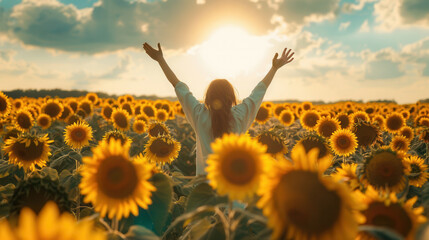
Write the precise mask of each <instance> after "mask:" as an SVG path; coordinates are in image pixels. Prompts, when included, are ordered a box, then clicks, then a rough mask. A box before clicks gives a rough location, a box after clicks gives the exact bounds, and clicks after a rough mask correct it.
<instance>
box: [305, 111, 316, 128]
mask: <svg viewBox="0 0 429 240" xmlns="http://www.w3.org/2000/svg"><path fill="white" fill-rule="evenodd" d="M317 120H319V116H318V115H317V114H315V113H308V114H306V115H305V117H304V119H303V121H304V124H305V125H306V126H308V127H314V126H316V123H317Z"/></svg>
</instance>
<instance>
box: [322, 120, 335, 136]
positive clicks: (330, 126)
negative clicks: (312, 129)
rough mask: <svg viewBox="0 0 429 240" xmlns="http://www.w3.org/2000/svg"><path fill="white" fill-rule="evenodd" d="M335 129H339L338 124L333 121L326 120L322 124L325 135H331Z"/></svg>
mask: <svg viewBox="0 0 429 240" xmlns="http://www.w3.org/2000/svg"><path fill="white" fill-rule="evenodd" d="M335 130H337V126H336V125H335V123H333V122H331V121H325V122H323V123H322V124H320V132H321V133H322V136H324V137H330V136H331V135H332V133H334V132H335Z"/></svg>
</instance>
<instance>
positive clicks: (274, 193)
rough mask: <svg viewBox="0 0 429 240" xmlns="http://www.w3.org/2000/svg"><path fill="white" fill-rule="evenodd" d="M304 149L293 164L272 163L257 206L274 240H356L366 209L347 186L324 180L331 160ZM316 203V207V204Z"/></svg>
mask: <svg viewBox="0 0 429 240" xmlns="http://www.w3.org/2000/svg"><path fill="white" fill-rule="evenodd" d="M317 155H318V151H317V150H316V149H314V150H311V151H310V152H309V153H306V151H305V149H304V148H303V147H302V146H299V147H298V148H297V150H296V151H295V152H294V153H292V160H293V162H294V163H295V164H291V163H290V162H288V161H276V162H274V163H271V164H272V166H271V167H270V171H269V172H268V174H267V175H266V177H264V178H263V179H262V181H261V187H260V190H259V194H260V195H262V197H261V199H260V200H259V201H258V203H257V205H258V207H259V208H261V209H262V210H263V213H264V215H265V216H267V218H268V226H269V227H270V228H272V229H273V234H272V239H296V240H305V239H321V240H328V239H353V238H354V237H355V236H356V233H357V231H358V228H357V227H358V224H359V222H360V221H362V219H361V215H360V214H359V211H360V210H362V209H363V208H364V206H363V205H362V204H360V203H359V202H358V201H357V199H355V195H354V193H352V192H351V190H350V189H349V188H348V187H347V185H346V184H344V183H341V182H338V181H336V180H335V179H334V178H332V177H328V176H323V172H324V171H325V169H326V166H327V164H328V163H330V161H331V160H330V159H325V160H324V161H322V162H321V161H320V160H319V159H318V157H317ZM315 203H317V204H315Z"/></svg>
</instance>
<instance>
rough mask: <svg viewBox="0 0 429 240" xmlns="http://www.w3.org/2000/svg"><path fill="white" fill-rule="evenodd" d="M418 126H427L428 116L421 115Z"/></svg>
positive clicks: (428, 125)
mask: <svg viewBox="0 0 429 240" xmlns="http://www.w3.org/2000/svg"><path fill="white" fill-rule="evenodd" d="M419 126H425V127H429V117H422V118H420V119H419Z"/></svg>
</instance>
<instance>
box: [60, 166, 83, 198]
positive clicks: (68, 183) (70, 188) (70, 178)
mask: <svg viewBox="0 0 429 240" xmlns="http://www.w3.org/2000/svg"><path fill="white" fill-rule="evenodd" d="M59 180H60V184H61V185H62V186H63V187H64V189H65V190H66V192H67V193H68V195H69V198H70V199H74V200H75V199H76V198H77V189H78V185H79V175H77V174H72V173H71V172H70V171H69V170H63V171H62V172H61V173H60V176H59Z"/></svg>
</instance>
